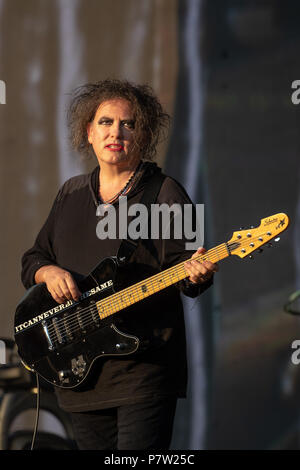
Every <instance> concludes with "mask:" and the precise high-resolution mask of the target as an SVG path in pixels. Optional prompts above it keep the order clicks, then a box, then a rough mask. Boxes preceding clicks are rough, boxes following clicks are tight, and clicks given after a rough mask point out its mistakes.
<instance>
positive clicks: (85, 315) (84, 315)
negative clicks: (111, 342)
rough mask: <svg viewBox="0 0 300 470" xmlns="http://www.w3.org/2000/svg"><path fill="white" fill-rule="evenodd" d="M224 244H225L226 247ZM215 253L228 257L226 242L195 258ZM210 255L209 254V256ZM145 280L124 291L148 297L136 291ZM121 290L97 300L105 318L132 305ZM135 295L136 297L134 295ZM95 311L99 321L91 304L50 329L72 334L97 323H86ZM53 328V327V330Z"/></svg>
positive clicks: (240, 242)
mask: <svg viewBox="0 0 300 470" xmlns="http://www.w3.org/2000/svg"><path fill="white" fill-rule="evenodd" d="M259 236H262V234H260V235H259ZM256 238H258V237H252V240H255V239H256ZM248 241H249V239H248V240H245V241H244V240H243V241H238V242H239V244H240V246H242V245H245V242H246V243H247V242H248ZM224 246H225V249H224ZM215 253H218V254H221V253H223V254H225V255H226V257H227V256H228V255H229V253H228V250H227V248H226V244H225V243H223V244H221V245H219V246H218V247H215V248H212V249H211V250H209V251H208V252H206V253H205V254H203V255H200V256H199V257H195V258H194V259H196V260H199V259H201V260H202V261H204V260H205V259H209V256H212V254H215ZM208 255H209V256H208ZM219 259H220V257H219ZM174 270H176V271H181V272H180V273H179V275H180V276H181V275H182V274H186V271H185V269H184V267H183V263H181V264H178V265H176V266H173V267H172V268H169V270H166V271H165V272H168V274H169V275H170V273H171V271H174ZM160 274H162V273H158V274H156V275H154V276H152V277H153V278H156V277H157V276H158V277H159V275H160ZM177 275H178V272H177ZM184 277H186V276H184ZM184 277H183V278H184ZM149 279H150V280H151V278H149ZM155 280H156V279H155ZM145 281H146V280H143V281H140V282H139V283H138V284H135V285H134V286H131V287H129V288H126V289H124V291H127V293H128V292H130V295H133V294H134V293H136V294H137V295H138V297H139V298H138V300H142V299H143V298H145V297H148V296H149V294H148V295H147V296H145V295H144V296H143V297H140V296H139V293H138V292H134V291H136V290H137V286H138V285H139V284H144V283H145ZM160 282H161V280H160ZM173 283H174V281H173V280H172V282H171V284H173ZM147 284H148V287H151V286H153V285H154V284H153V281H150V282H149V280H148V281H147ZM169 285H170V284H167V285H164V287H162V289H164V288H165V287H168V286H169ZM156 287H157V286H156ZM162 289H160V290H162ZM124 291H123V292H124ZM121 292H122V291H120V292H116V293H115V294H112V295H111V296H109V297H108V298H107V299H106V298H104V299H102V300H101V301H98V302H97V303H100V304H101V306H102V307H105V309H106V312H105V314H104V318H106V317H108V316H110V315H112V314H113V313H116V312H118V311H120V310H122V309H124V308H126V307H128V306H130V305H132V303H129V305H125V306H124V305H122V304H120V301H119V300H118V297H120V295H122V294H121ZM156 292H157V289H156ZM123 295H124V294H123ZM150 295H151V294H150ZM133 297H134V295H133ZM116 300H117V301H118V302H116ZM113 302H114V303H115V305H116V304H117V303H119V306H118V308H117V310H116V309H115V308H111V306H110V304H111V303H113ZM135 302H136V300H135V298H134V302H133V303H135ZM107 307H109V308H108V309H107ZM119 307H121V308H119ZM94 313H97V315H98V318H97V320H98V321H99V318H100V315H99V312H98V308H97V306H96V305H95V307H90V306H89V307H86V308H84V309H82V310H81V311H80V312H78V313H76V312H74V313H73V314H72V315H71V316H69V317H67V318H66V319H65V318H63V319H58V320H57V321H56V324H55V325H51V326H49V329H50V328H51V327H53V329H54V331H55V330H56V329H58V330H59V328H61V327H64V329H67V334H72V332H75V331H80V330H82V328H83V327H87V326H88V325H89V324H94V323H95V320H92V321H91V322H88V323H86V325H84V322H86V321H87V320H88V319H89V318H90V315H93V314H94ZM72 317H73V318H72ZM101 320H102V319H101V318H100V321H101ZM65 322H67V323H68V325H67V327H66V325H65ZM80 323H81V324H82V325H80ZM78 325H79V328H78ZM74 327H76V328H74ZM53 329H52V331H53ZM59 334H60V336H63V334H62V332H61V331H59Z"/></svg>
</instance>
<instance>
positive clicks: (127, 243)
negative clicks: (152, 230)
mask: <svg viewBox="0 0 300 470" xmlns="http://www.w3.org/2000/svg"><path fill="white" fill-rule="evenodd" d="M165 177H166V175H164V174H163V173H162V172H161V170H160V168H159V169H157V171H156V172H155V173H154V175H152V176H151V177H150V178H149V180H148V182H147V184H146V187H145V189H144V192H143V195H142V197H141V200H140V201H139V204H143V205H144V206H145V207H146V208H147V214H148V227H150V219H151V217H150V215H151V204H154V203H155V201H156V199H157V196H158V194H159V191H160V188H161V186H162V184H163V182H164V179H165ZM141 233H144V227H143V229H142V230H141ZM127 237H128V238H123V239H122V242H121V245H120V247H119V250H118V254H117V258H118V260H119V261H120V262H121V263H124V262H128V261H129V259H130V258H131V256H132V254H133V252H134V251H135V250H136V248H137V247H138V245H139V243H140V240H141V239H140V238H139V239H138V240H133V239H131V238H130V237H129V235H128V234H127Z"/></svg>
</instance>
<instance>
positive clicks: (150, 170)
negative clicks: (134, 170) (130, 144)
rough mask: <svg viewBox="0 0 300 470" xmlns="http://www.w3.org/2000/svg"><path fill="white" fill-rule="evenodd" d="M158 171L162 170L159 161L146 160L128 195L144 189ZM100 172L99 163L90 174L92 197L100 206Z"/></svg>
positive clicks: (96, 204)
mask: <svg viewBox="0 0 300 470" xmlns="http://www.w3.org/2000/svg"><path fill="white" fill-rule="evenodd" d="M157 171H161V168H160V167H158V166H157V163H155V162H144V164H143V166H142V168H141V170H140V171H139V173H140V174H139V175H138V179H137V182H136V184H135V185H134V187H133V188H131V190H130V191H129V193H128V195H130V197H132V196H134V195H135V194H136V193H138V192H140V191H142V190H143V189H144V187H145V185H146V184H147V182H148V181H149V178H151V176H152V175H154V174H155V173H156V172H157ZM99 173H100V167H99V165H97V166H96V168H94V170H93V171H92V172H91V173H90V175H89V189H90V191H91V194H92V198H93V201H94V204H95V206H96V207H98V205H99V202H98V197H97V194H98V189H99ZM116 202H117V201H116Z"/></svg>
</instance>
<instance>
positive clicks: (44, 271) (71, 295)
mask: <svg viewBox="0 0 300 470" xmlns="http://www.w3.org/2000/svg"><path fill="white" fill-rule="evenodd" d="M34 278H35V282H36V283H39V282H45V284H46V286H47V289H48V291H49V292H50V294H51V295H52V297H53V299H54V300H55V301H56V302H57V303H59V304H62V303H64V302H65V301H66V300H78V299H79V297H80V295H81V292H80V291H79V289H78V287H77V284H76V282H75V281H74V279H73V276H72V275H71V273H69V271H66V270H65V269H62V268H60V267H59V266H54V265H48V266H42V267H41V268H40V269H38V270H37V272H36V273H35V277H34Z"/></svg>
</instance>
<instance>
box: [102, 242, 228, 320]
mask: <svg viewBox="0 0 300 470" xmlns="http://www.w3.org/2000/svg"><path fill="white" fill-rule="evenodd" d="M229 255H230V250H229V248H228V245H227V244H226V243H222V244H221V245H219V246H217V247H215V248H212V249H211V250H209V251H207V252H205V253H204V254H203V255H199V256H196V257H195V258H193V259H195V260H197V261H200V262H203V261H205V260H208V261H211V262H212V263H217V262H218V261H220V260H222V259H224V258H227V256H229ZM190 260H191V258H190V259H189V260H186V261H190ZM186 261H184V262H182V263H179V264H177V265H176V266H173V267H171V268H169V269H166V270H165V271H162V272H160V273H158V274H155V275H154V276H151V277H149V278H147V279H144V280H143V281H140V282H138V283H136V284H134V285H132V286H130V287H127V288H125V289H122V290H121V291H119V292H116V293H115V294H112V295H110V296H109V297H107V298H105V299H102V300H100V301H98V302H97V303H96V306H97V310H98V314H99V317H100V319H103V318H106V317H109V316H110V315H113V314H114V313H117V312H119V311H120V310H123V309H124V308H126V307H129V306H131V305H133V304H135V303H137V302H139V301H141V300H143V299H145V298H146V297H149V296H150V295H153V294H156V293H157V292H159V291H161V290H163V289H165V288H167V287H169V286H171V285H173V284H176V283H177V282H179V281H182V280H183V279H185V278H186V277H188V273H187V271H186V270H185V267H184V263H185V262H186Z"/></svg>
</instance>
